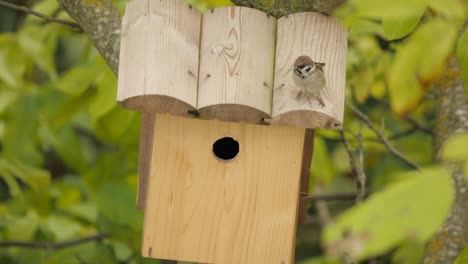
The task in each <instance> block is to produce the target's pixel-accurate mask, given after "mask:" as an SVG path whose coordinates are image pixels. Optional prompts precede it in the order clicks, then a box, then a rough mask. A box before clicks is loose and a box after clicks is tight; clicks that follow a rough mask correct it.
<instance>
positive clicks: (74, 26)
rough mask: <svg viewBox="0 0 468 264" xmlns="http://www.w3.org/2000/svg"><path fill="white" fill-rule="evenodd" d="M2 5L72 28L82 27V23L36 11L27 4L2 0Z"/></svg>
mask: <svg viewBox="0 0 468 264" xmlns="http://www.w3.org/2000/svg"><path fill="white" fill-rule="evenodd" d="M0 6H4V7H7V8H10V9H13V10H16V11H20V12H23V13H26V14H30V15H33V16H36V17H39V18H41V19H43V20H45V21H47V22H55V23H59V24H63V25H66V26H69V27H72V28H75V29H80V25H78V24H77V23H74V22H70V21H67V20H63V19H60V18H55V17H50V16H47V15H44V14H42V13H39V12H36V11H34V10H32V9H30V8H27V7H25V6H20V5H15V4H12V3H7V2H5V1H1V0H0Z"/></svg>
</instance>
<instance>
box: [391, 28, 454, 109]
mask: <svg viewBox="0 0 468 264" xmlns="http://www.w3.org/2000/svg"><path fill="white" fill-rule="evenodd" d="M456 35H457V29H456V27H455V26H454V25H453V24H451V23H448V22H446V21H443V20H440V19H434V20H431V21H430V22H428V23H426V24H424V25H422V26H421V27H419V28H418V30H416V31H415V32H414V33H413V34H412V36H411V38H410V40H409V42H407V43H405V44H404V45H403V46H402V47H399V48H398V49H397V54H396V57H395V61H394V63H393V65H392V67H391V68H390V72H389V77H388V78H389V79H388V84H389V93H390V103H391V107H392V109H393V111H394V112H395V113H397V114H398V115H404V114H406V113H407V112H409V111H411V110H413V109H414V108H415V107H416V106H417V105H418V104H419V101H420V100H421V98H422V96H423V94H424V88H425V86H427V85H429V84H430V83H431V82H432V81H435V80H437V79H438V78H439V77H440V76H441V74H442V73H443V72H444V69H445V63H446V60H447V58H448V56H449V55H450V54H451V53H452V51H453V46H454V42H455V39H456Z"/></svg>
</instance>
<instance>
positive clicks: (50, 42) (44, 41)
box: [17, 25, 58, 78]
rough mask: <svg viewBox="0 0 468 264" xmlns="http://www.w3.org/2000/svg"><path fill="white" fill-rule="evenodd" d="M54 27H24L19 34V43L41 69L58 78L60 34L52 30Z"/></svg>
mask: <svg viewBox="0 0 468 264" xmlns="http://www.w3.org/2000/svg"><path fill="white" fill-rule="evenodd" d="M51 27H52V25H45V26H36V25H35V26H32V25H31V26H27V27H22V29H21V30H20V31H19V32H18V34H17V36H18V43H19V45H20V47H21V48H22V49H23V50H24V52H25V53H26V54H28V55H29V56H30V57H31V58H32V59H33V60H34V62H35V63H36V64H37V65H38V66H39V68H40V69H42V70H43V71H45V72H46V73H48V74H49V76H51V77H52V78H55V77H56V71H55V62H54V56H55V48H56V45H57V37H58V32H57V31H55V30H50V28H51Z"/></svg>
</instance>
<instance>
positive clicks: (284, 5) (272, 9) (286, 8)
mask: <svg viewBox="0 0 468 264" xmlns="http://www.w3.org/2000/svg"><path fill="white" fill-rule="evenodd" d="M345 1H346V0H275V1H261V0H232V2H233V3H234V4H235V5H238V6H247V7H253V8H255V9H259V10H262V11H263V12H266V13H268V14H271V15H273V16H275V17H277V18H279V17H282V16H286V15H289V14H292V13H296V12H305V11H313V12H319V13H322V14H326V15H330V14H332V13H333V12H334V11H335V10H336V9H337V8H338V7H339V6H340V5H342V4H343V3H344V2H345Z"/></svg>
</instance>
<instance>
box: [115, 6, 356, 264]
mask: <svg viewBox="0 0 468 264" xmlns="http://www.w3.org/2000/svg"><path fill="white" fill-rule="evenodd" d="M346 51H347V31H346V29H345V28H343V27H342V26H341V25H340V24H339V23H338V22H337V21H336V20H335V19H334V18H332V17H328V16H325V15H322V14H318V13H313V12H304V13H297V14H294V15H289V16H286V17H283V18H280V19H278V20H277V19H275V18H274V17H271V16H268V15H267V14H265V13H263V12H260V11H258V10H255V9H250V8H246V7H223V8H217V9H213V10H209V11H207V12H205V13H204V14H203V15H202V14H201V13H199V12H198V11H197V10H196V9H194V8H192V7H191V6H189V5H188V4H186V3H185V2H184V1H182V0H158V1H156V0H150V1H148V0H132V1H129V2H128V3H127V8H126V13H125V16H124V17H123V22H122V34H121V49H120V67H119V81H118V101H119V102H120V103H121V104H122V105H123V106H124V107H126V108H128V109H132V110H137V111H140V112H142V129H141V138H140V156H139V182H138V196H137V206H138V207H139V208H141V209H144V210H145V218H144V228H143V242H142V254H143V256H145V257H151V258H160V259H173V260H183V261H192V262H199V263H216V264H225V263H236V264H237V263H243V264H262V263H268V264H271V263H277V264H288V263H293V262H294V241H295V231H296V222H297V218H298V211H299V197H300V188H301V175H303V176H305V177H303V178H305V179H307V178H308V175H309V167H310V159H311V152H312V148H311V144H312V142H311V133H313V130H311V129H314V128H325V129H340V128H341V126H342V121H343V109H344V87H345V72H346ZM300 56H309V57H310V58H311V59H312V60H314V61H316V62H321V63H325V67H324V75H325V80H326V87H325V89H323V90H322V91H321V92H320V96H321V98H322V100H323V103H324V105H323V106H322V105H321V104H320V103H319V102H318V101H317V100H310V99H309V98H304V97H303V96H302V95H301V92H300V91H301V89H302V88H301V87H297V86H296V84H295V82H294V81H293V77H292V76H293V74H294V73H293V69H294V64H295V61H296V60H297V58H298V57H300ZM304 186H305V190H307V187H308V186H306V184H305V183H304V182H303V183H302V188H304Z"/></svg>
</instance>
